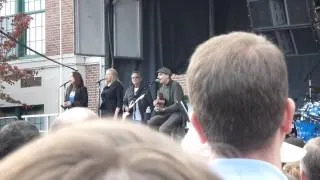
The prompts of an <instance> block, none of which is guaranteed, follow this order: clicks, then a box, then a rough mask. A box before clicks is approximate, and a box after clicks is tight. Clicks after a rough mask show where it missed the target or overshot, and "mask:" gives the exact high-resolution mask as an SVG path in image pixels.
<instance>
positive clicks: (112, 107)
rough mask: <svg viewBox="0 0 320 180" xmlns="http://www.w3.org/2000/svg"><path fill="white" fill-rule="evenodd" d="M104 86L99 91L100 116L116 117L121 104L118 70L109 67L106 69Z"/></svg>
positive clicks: (119, 111) (121, 90) (121, 92)
mask: <svg viewBox="0 0 320 180" xmlns="http://www.w3.org/2000/svg"><path fill="white" fill-rule="evenodd" d="M105 79H106V80H105V84H106V86H105V87H104V88H103V90H102V93H101V99H102V103H101V106H100V109H101V116H104V117H106V116H109V117H110V116H113V117H114V118H118V116H119V115H120V114H121V110H122V104H123V85H122V83H121V82H120V80H119V77H118V72H117V71H116V70H115V69H113V68H110V69H108V70H107V71H106V77H105Z"/></svg>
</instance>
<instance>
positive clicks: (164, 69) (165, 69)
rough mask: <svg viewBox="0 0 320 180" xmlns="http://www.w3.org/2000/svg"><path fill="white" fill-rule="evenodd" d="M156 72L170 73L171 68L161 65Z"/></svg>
mask: <svg viewBox="0 0 320 180" xmlns="http://www.w3.org/2000/svg"><path fill="white" fill-rule="evenodd" d="M157 73H164V74H168V75H171V70H170V69H168V68H166V67H162V68H160V69H158V71H157Z"/></svg>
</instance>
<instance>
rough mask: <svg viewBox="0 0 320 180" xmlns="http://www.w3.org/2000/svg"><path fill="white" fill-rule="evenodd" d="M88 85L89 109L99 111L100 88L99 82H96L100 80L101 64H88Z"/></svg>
mask: <svg viewBox="0 0 320 180" xmlns="http://www.w3.org/2000/svg"><path fill="white" fill-rule="evenodd" d="M85 71H86V80H85V81H86V86H87V89H88V99H89V101H88V106H89V109H91V110H93V111H94V112H97V110H98V100H99V99H98V98H99V96H100V95H99V90H98V84H97V83H96V82H97V81H98V80H99V65H87V66H86V70H85Z"/></svg>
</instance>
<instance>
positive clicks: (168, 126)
mask: <svg viewBox="0 0 320 180" xmlns="http://www.w3.org/2000/svg"><path fill="white" fill-rule="evenodd" d="M181 124H182V115H181V113H180V112H174V113H170V114H167V113H163V114H154V116H152V117H151V119H150V120H149V121H148V125H149V126H150V127H152V128H154V129H156V130H159V131H160V132H163V133H166V134H168V135H171V133H172V132H173V131H174V130H175V129H176V128H177V127H179V126H181Z"/></svg>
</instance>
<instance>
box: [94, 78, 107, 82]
mask: <svg viewBox="0 0 320 180" xmlns="http://www.w3.org/2000/svg"><path fill="white" fill-rule="evenodd" d="M104 80H106V78H103V79H100V80H99V81H97V82H96V83H100V82H101V81H104Z"/></svg>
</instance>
